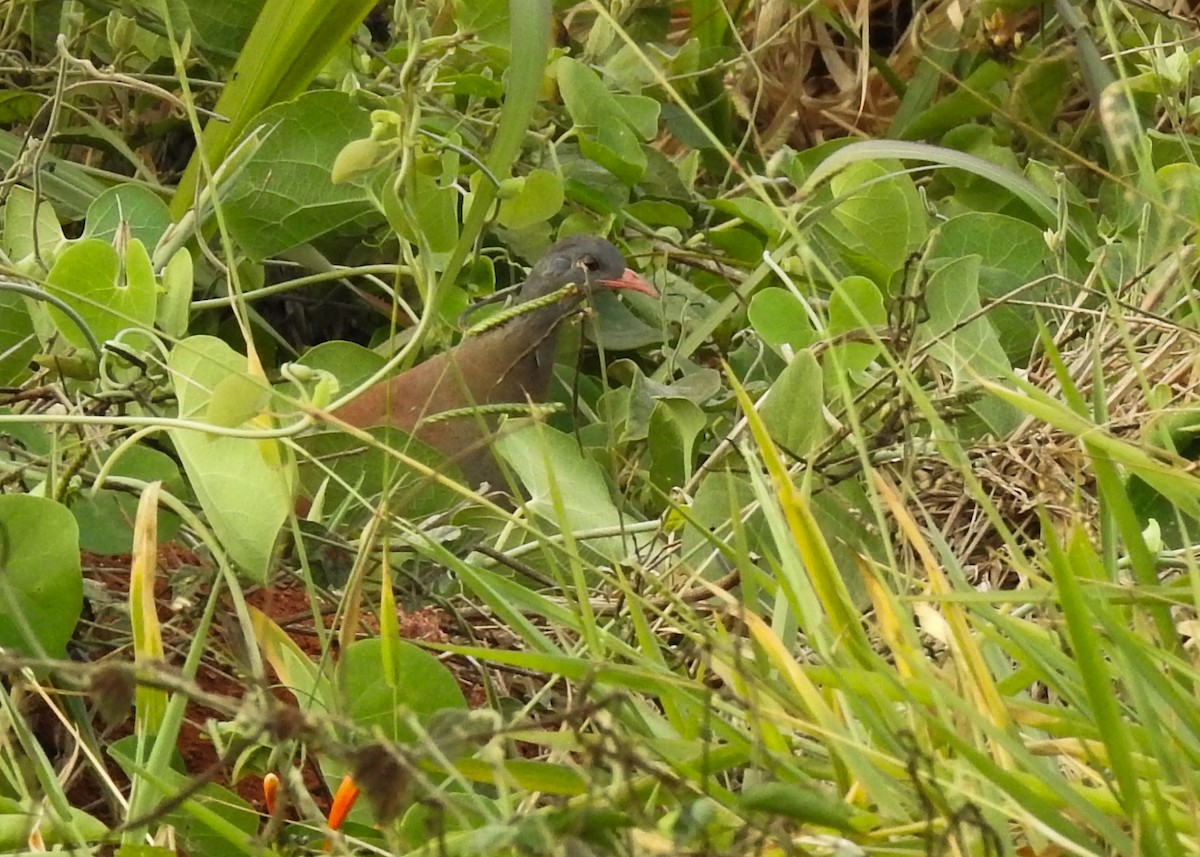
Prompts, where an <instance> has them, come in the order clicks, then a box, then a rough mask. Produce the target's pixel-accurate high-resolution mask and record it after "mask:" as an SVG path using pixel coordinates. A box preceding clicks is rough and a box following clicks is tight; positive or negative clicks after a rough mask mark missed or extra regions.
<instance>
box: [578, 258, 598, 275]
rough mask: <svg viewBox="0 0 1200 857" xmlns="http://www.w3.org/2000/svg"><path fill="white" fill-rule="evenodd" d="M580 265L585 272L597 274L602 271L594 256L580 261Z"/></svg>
mask: <svg viewBox="0 0 1200 857" xmlns="http://www.w3.org/2000/svg"><path fill="white" fill-rule="evenodd" d="M579 264H580V265H582V266H583V270H585V271H588V272H590V273H595V272H596V271H599V270H600V261H599V260H598V259H596V258H595V257H594V256H584V257H583V258H582V259H580V260H579Z"/></svg>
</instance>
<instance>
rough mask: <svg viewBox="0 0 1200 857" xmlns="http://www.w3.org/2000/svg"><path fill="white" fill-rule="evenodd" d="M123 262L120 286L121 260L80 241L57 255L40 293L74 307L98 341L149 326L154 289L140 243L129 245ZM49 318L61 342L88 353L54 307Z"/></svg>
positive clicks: (108, 248) (103, 247)
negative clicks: (52, 320)
mask: <svg viewBox="0 0 1200 857" xmlns="http://www.w3.org/2000/svg"><path fill="white" fill-rule="evenodd" d="M124 261H125V265H126V274H127V276H126V277H125V278H124V281H122V276H121V275H122V271H121V260H120V259H119V258H118V256H117V251H116V250H114V249H113V247H112V245H111V244H109V243H108V242H107V241H101V240H99V239H97V238H85V239H83V240H81V241H77V242H75V243H73V244H71V245H69V246H68V247H67V248H66V249H65V250H63V251H62V252H61V253H60V254H59V256H58V261H56V262H55V263H54V267H53V268H51V269H50V273H49V274H48V275H47V276H46V290H47V291H48V292H50V293H51V294H52V295H54V296H55V297H57V298H59V299H61V300H62V301H63V302H64V303H66V304H68V305H69V306H71V307H72V308H74V309H75V311H76V312H78V313H79V314H80V316H82V317H83V320H84V321H85V322H86V323H87V325H88V327H90V328H91V330H92V333H93V334H94V335H95V337H96V338H97V339H98V340H100V342H104V341H105V340H108V339H112V338H113V337H115V336H116V335H117V333H119V332H120V331H122V330H125V329H126V328H136V329H145V328H148V327H150V326H152V325H153V324H154V314H155V304H156V301H157V295H156V294H155V292H156V287H155V285H154V276H153V273H152V271H151V268H150V256H149V255H148V254H147V253H146V248H145V247H144V246H143V245H142V242H140V241H138V240H136V239H134V240H131V241H130V242H129V244H128V245H127V247H126V250H125V260H124ZM50 316H51V318H53V319H54V322H55V324H56V325H57V326H58V329H59V331H60V332H61V333H62V335H63V336H65V337H66V339H67V341H69V342H70V343H71V344H72V345H74V346H75V347H76V348H78V349H80V350H81V351H82V350H88V349H89V346H88V341H87V338H86V337H85V336H84V335H83V333H82V332H81V331H80V330H79V329H78V328H77V327H76V326H75V322H74V321H72V320H71V319H70V318H68V317H67V316H66V315H65V314H64V313H63V312H62V311H61V310H58V309H55V308H54V307H51V308H50Z"/></svg>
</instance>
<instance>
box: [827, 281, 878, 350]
mask: <svg viewBox="0 0 1200 857" xmlns="http://www.w3.org/2000/svg"><path fill="white" fill-rule="evenodd" d="M886 324H887V309H886V308H885V307H884V305H883V294H882V292H880V290H879V287H878V286H876V285H875V284H874V283H873V282H871V281H870V280H868V279H867V278H866V277H847V278H846V279H844V280H842V281H841V282H839V283H838V284H837V285H835V286H834V287H833V294H832V295H831V296H830V298H829V334H830V335H831V336H837V335H838V334H841V333H850V332H852V331H856V330H865V329H867V328H877V327H883V326H884V325H886ZM834 350H835V351H836V352H837V354H838V356H839V357H840V358H841V359H840V361H838V362H834V363H833V365H835V366H840V367H841V368H842V369H843V370H849V371H851V372H861V371H862V370H864V369H866V368H867V367H868V366H870V365H871V363H872V362H873V361H874V360H875V358H876V357H878V356H879V346H878V345H876V344H875V343H873V342H844V343H841V344H839V345H836V346H834Z"/></svg>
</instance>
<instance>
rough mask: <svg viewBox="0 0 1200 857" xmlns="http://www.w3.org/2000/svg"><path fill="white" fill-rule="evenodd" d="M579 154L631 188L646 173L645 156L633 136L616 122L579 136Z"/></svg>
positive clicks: (584, 132)
mask: <svg viewBox="0 0 1200 857" xmlns="http://www.w3.org/2000/svg"><path fill="white" fill-rule="evenodd" d="M579 151H580V152H582V153H583V154H584V156H585V157H588V158H591V159H592V160H593V161H595V162H596V163H597V164H599V165H600V166H602V167H604V169H606V170H608V171H609V172H610V173H612V174H613V175H614V176H616V177H617V178H619V179H620V180H621V181H623V182H624V183H625V184H627V185H629V186H630V187H633V186H634V185H636V184H637V183H638V182H639V181H641V178H642V175H643V174H644V173H645V172H646V153H645V152H643V151H642V147H641V144H640V143H638V141H637V137H635V136H634V134H633V132H632V131H630V130H629V129H628V128H626V127H625V126H624V125H622V124H620V123H618V122H610V123H608V124H607V125H602V126H600V127H599V128H596V129H595V130H581V131H580V132H579Z"/></svg>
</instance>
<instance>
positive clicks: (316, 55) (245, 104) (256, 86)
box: [171, 0, 375, 217]
mask: <svg viewBox="0 0 1200 857" xmlns="http://www.w3.org/2000/svg"><path fill="white" fill-rule="evenodd" d="M195 5H196V4H194V3H188V4H187V8H188V9H189V11H190V10H191V9H192V8H193V7H195ZM374 5H375V0H344V2H340V3H328V2H324V0H265V2H264V3H263V4H262V7H261V10H260V11H259V14H258V16H257V17H256V18H255V20H254V27H253V29H251V31H250V35H249V36H248V37H247V39H246V42H245V44H244V45H240V46H239V47H240V49H239V50H238V52H237V63H236V64H235V65H234V67H233V71H232V72H231V73H230V75H229V76H228V78H227V79H226V80H225V85H224V87H223V88H222V90H221V97H220V98H219V99H218V100H217V103H216V106H215V107H214V112H215V113H216V115H217V116H222V117H226V118H227V120H228V121H224V122H222V121H216V120H212V121H209V123H208V124H207V125H206V126H205V128H204V145H203V146H197V147H196V151H195V153H194V154H193V155H192V158H191V160H190V161H188V165H187V169H186V170H185V171H184V174H183V178H182V179H180V181H179V185H178V186H177V187H176V189H175V196H174V197H173V198H172V200H171V211H172V213H174V214H175V216H176V217H179V216H182V215H183V212H185V211H186V210H187V209H188V208H189V207H190V206H191V205H192V204H193V202H194V200H195V196H196V186H197V182H198V179H199V177H200V173H201V171H200V159H201V158H202V157H203V158H208V159H209V160H208V163H209V166H210V167H211V168H213V169H215V168H216V166H217V164H219V163H220V162H221V161H222V160H223V159H224V158H225V156H226V155H227V154H228V153H229V151H230V149H231V148H232V143H233V142H234V141H235V140H238V139H240V138H241V137H242V136H243V135H244V134H245V133H246V131H247V130H248V129H250V128H251V127H252V125H253V123H254V121H255V120H256V119H257V118H258V115H259V113H260V111H262V109H263V108H264V107H266V106H268V105H270V104H275V103H278V102H281V101H286V100H287V99H289V98H295V97H296V96H298V95H300V93H302V92H303V91H304V90H305V88H306V87H307V86H308V84H309V83H310V82H311V81H312V79H313V77H314V76H315V75H316V74H317V73H318V72H319V71H320V70H321V69H322V68H324V66H325V63H326V60H328V59H329V57H330V56H331V55H332V54H333V52H334V51H336V50H338V49H344V46H345V44H346V42H347V41H348V40H349V37H350V34H351V33H353V32H354V30H355V28H357V27H358V25H359V23H360V22H361V21H362V19H363V16H364V15H366V14H367V12H368V11H369V10H370V9H371V7H373V6H374ZM213 8H214V9H220V7H213ZM226 11H227V10H221V11H219V12H216V13H215V14H216V15H217V16H218V17H222V18H225V20H226V21H227V22H231V21H234V20H236V19H237V17H238V16H236V15H226ZM181 35H182V33H178V32H177V33H176V36H177V37H179V36H181ZM231 38H232V39H233V40H236V38H237V36H236V35H235V36H232V37H231ZM365 136H367V135H366V133H365V132H364V133H355V134H351V135H350V136H349V137H348V138H347V140H349V139H354V138H357V137H365ZM339 148H340V147H339ZM325 163H326V164H332V163H333V158H332V157H330V158H329V159H328V160H327V161H326V162H325Z"/></svg>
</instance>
